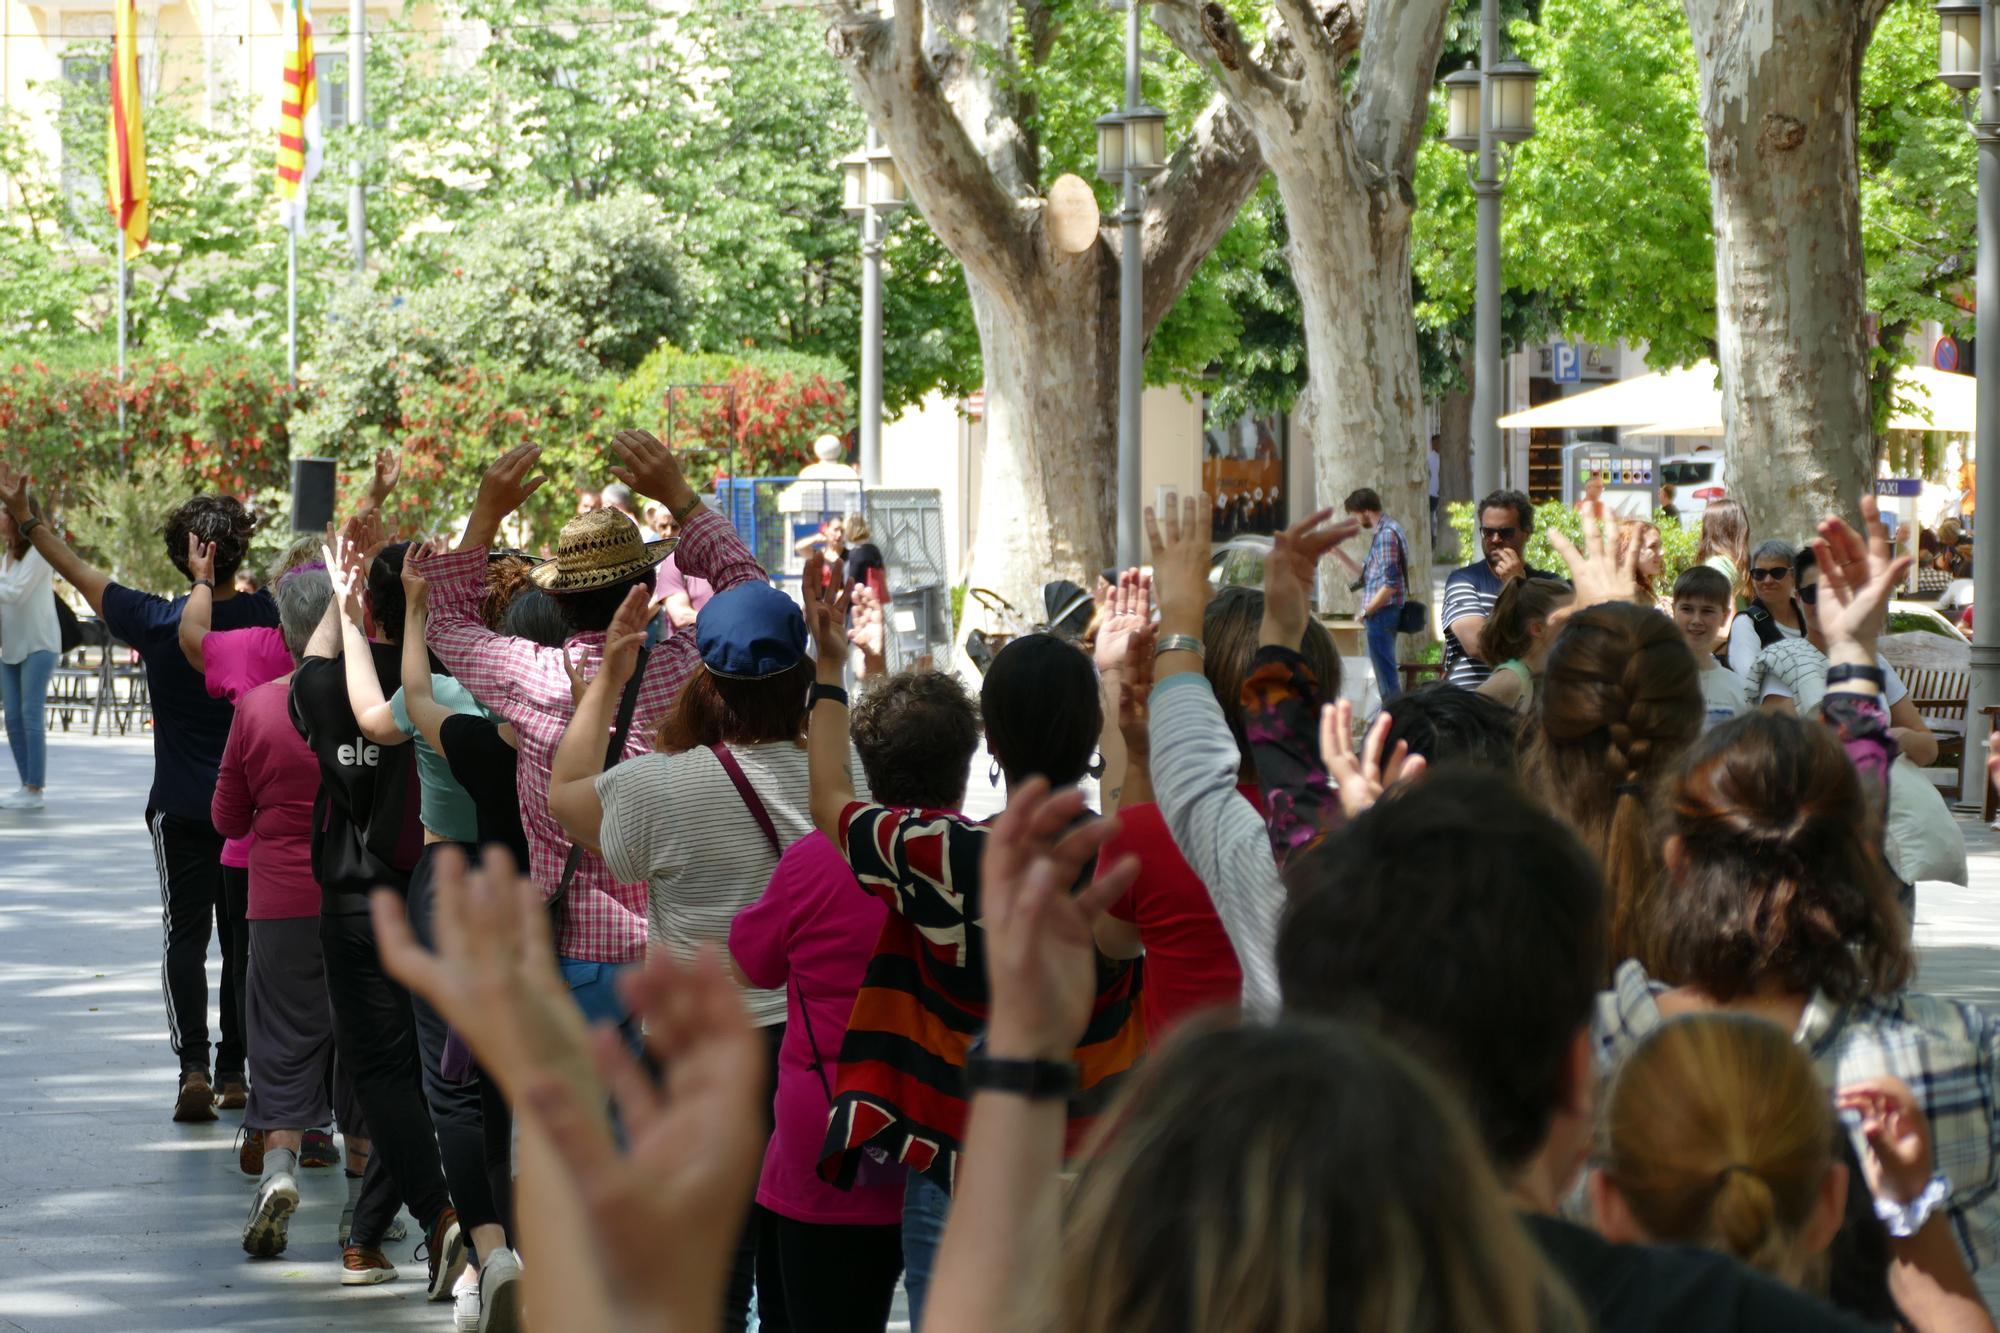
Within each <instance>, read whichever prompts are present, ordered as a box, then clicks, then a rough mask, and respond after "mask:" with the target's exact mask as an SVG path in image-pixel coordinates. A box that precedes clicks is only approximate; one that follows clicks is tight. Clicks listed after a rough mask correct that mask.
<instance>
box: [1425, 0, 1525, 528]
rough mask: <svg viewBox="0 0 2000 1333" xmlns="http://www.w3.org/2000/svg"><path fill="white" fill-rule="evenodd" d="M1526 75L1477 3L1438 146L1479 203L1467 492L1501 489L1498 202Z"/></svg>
mask: <svg viewBox="0 0 2000 1333" xmlns="http://www.w3.org/2000/svg"><path fill="white" fill-rule="evenodd" d="M1536 77H1537V76H1536V73H1535V71H1534V70H1533V69H1531V68H1529V67H1528V66H1527V65H1525V64H1523V63H1522V62H1520V61H1518V60H1508V61H1505V62H1503V61H1502V60H1501V59H1500V4H1499V0H1481V5H1480V36H1479V67H1478V68H1477V69H1474V68H1472V67H1471V66H1467V67H1466V68H1465V69H1462V70H1459V71H1458V72H1457V73H1455V74H1451V75H1449V76H1447V77H1446V79H1445V81H1444V82H1445V93H1446V98H1447V101H1446V111H1447V113H1448V114H1447V117H1446V125H1445V135H1444V138H1445V142H1446V143H1448V144H1450V145H1451V146H1452V147H1453V148H1456V149H1458V150H1459V151H1460V152H1463V153H1466V154H1469V155H1470V156H1471V161H1469V162H1468V163H1467V164H1466V174H1467V175H1468V176H1469V177H1470V178H1471V180H1472V193H1473V195H1474V197H1475V198H1476V199H1477V200H1478V229H1479V251H1478V260H1477V277H1476V285H1475V288H1474V302H1473V338H1472V366H1473V369H1472V491H1473V494H1474V495H1487V494H1490V493H1491V492H1493V491H1496V490H1498V489H1499V488H1500V471H1501V468H1500V463H1501V457H1500V200H1501V197H1502V195H1504V194H1505V192H1506V187H1507V171H1508V167H1509V166H1510V164H1511V162H1512V156H1511V153H1509V152H1503V146H1504V147H1505V148H1508V149H1511V147H1512V146H1513V145H1514V144H1517V143H1520V142H1521V141H1522V140H1524V139H1526V138H1528V137H1529V136H1531V135H1533V134H1534V132H1535V79H1536Z"/></svg>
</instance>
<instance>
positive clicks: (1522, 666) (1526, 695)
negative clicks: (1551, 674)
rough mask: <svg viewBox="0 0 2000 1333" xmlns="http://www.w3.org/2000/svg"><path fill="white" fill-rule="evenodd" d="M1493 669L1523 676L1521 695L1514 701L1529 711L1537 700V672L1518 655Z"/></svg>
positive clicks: (1517, 705) (1522, 708) (1518, 707)
mask: <svg viewBox="0 0 2000 1333" xmlns="http://www.w3.org/2000/svg"><path fill="white" fill-rule="evenodd" d="M1493 669H1494V670H1495V671H1511V672H1513V673H1514V674H1515V675H1517V676H1519V677H1520V678H1521V697H1520V698H1519V699H1517V700H1515V701H1514V707H1515V708H1517V709H1519V710H1520V711H1521V712H1524V713H1525V712H1527V711H1528V706H1529V705H1530V704H1532V703H1534V702H1535V673H1534V672H1533V671H1531V670H1530V669H1529V668H1528V664H1527V663H1526V662H1523V661H1522V660H1521V659H1520V658H1518V657H1510V658H1508V659H1507V660H1506V661H1505V662H1502V663H1501V664H1500V665H1499V666H1497V667H1494V668H1493Z"/></svg>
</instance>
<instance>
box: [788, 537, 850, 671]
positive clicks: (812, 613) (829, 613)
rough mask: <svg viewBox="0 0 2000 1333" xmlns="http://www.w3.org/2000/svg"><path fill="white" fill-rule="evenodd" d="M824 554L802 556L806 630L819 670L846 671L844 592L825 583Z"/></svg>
mask: <svg viewBox="0 0 2000 1333" xmlns="http://www.w3.org/2000/svg"><path fill="white" fill-rule="evenodd" d="M826 566H827V560H826V556H825V555H823V554H822V553H820V552H818V551H814V552H813V553H812V554H811V555H809V556H807V557H806V567H805V573H804V574H803V575H801V577H800V581H799V592H800V596H801V598H802V599H803V601H804V602H805V613H806V629H807V630H809V631H810V632H811V633H812V640H813V660H814V661H815V662H817V663H818V664H819V669H820V671H821V672H822V673H826V672H829V671H831V672H834V673H836V678H837V677H838V673H844V672H845V671H846V670H847V647H848V642H847V592H846V591H845V590H844V589H843V590H842V591H841V592H838V593H836V592H834V591H833V590H832V589H831V588H829V587H828V586H827V583H826Z"/></svg>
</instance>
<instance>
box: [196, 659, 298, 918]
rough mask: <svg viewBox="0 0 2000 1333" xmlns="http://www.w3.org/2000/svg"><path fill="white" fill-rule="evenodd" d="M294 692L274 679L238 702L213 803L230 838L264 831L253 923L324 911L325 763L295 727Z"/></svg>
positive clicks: (253, 873) (254, 879)
mask: <svg viewBox="0 0 2000 1333" xmlns="http://www.w3.org/2000/svg"><path fill="white" fill-rule="evenodd" d="M212 637H213V636H211V638H212ZM289 696H290V688H289V687H288V686H286V685H281V684H279V683H278V682H277V681H271V682H269V683H267V684H263V685H259V686H258V687H257V688H256V689H254V690H251V691H250V692H249V693H247V694H245V695H244V696H243V697H242V698H241V699H239V700H238V701H237V704H236V720H235V721H234V722H232V723H231V724H230V726H229V743H228V744H227V745H225V746H224V747H223V749H222V767H221V769H220V770H219V771H218V772H217V774H216V778H215V800H214V801H213V802H212V803H211V804H210V806H209V818H210V819H212V820H213V821H214V822H215V828H216V832H218V833H220V834H222V835H223V836H224V837H236V838H241V837H244V836H246V835H248V834H250V833H253V832H254V833H255V834H256V841H255V842H254V843H252V844H251V847H250V910H249V912H248V913H246V915H247V916H248V918H249V919H250V920H252V921H269V920H276V919H282V918H287V917H301V916H318V915H319V882H318V881H317V880H315V879H314V878H313V869H312V811H313V799H314V798H315V797H317V796H318V795H319V760H318V759H316V758H315V757H314V756H313V752H312V748H311V747H310V746H308V745H307V744H306V743H305V739H304V738H303V737H301V736H300V735H299V730H298V728H297V727H294V726H293V725H292V717H291V712H290V710H289V708H288V700H289Z"/></svg>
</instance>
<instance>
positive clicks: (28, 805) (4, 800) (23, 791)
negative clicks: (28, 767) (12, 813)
mask: <svg viewBox="0 0 2000 1333" xmlns="http://www.w3.org/2000/svg"><path fill="white" fill-rule="evenodd" d="M42 805H43V801H42V794H41V793H40V792H38V791H29V790H28V789H27V788H26V787H22V788H20V789H19V790H18V791H10V792H8V793H7V794H6V795H5V796H0V810H39V809H41V808H42Z"/></svg>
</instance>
